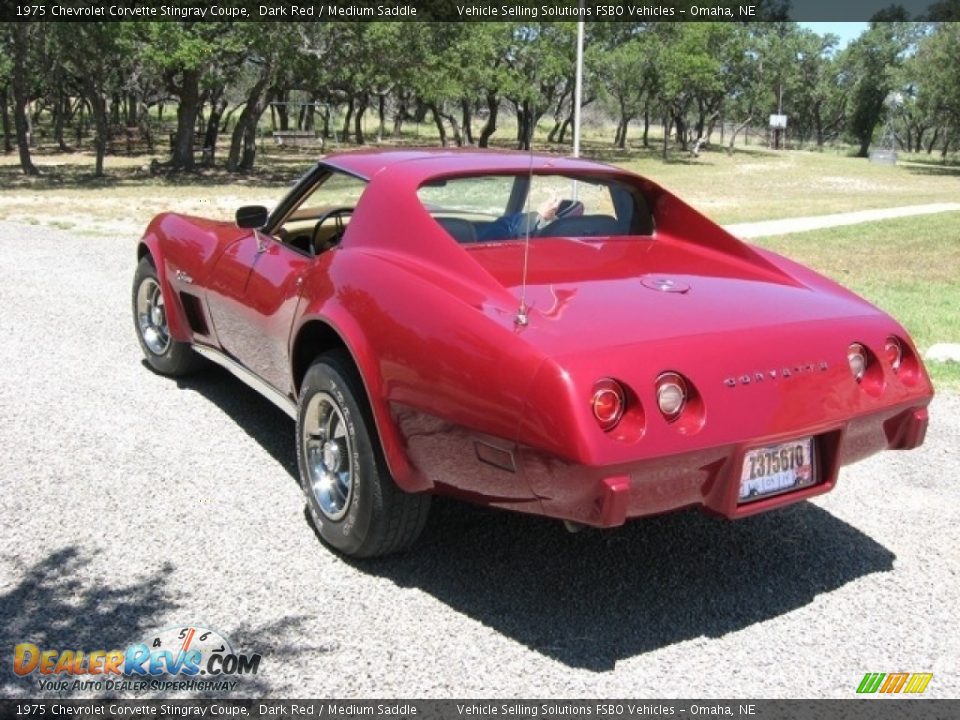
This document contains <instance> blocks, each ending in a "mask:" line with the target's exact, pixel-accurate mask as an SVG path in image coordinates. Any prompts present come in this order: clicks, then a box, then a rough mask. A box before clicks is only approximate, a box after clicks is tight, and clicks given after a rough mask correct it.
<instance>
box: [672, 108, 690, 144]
mask: <svg viewBox="0 0 960 720" xmlns="http://www.w3.org/2000/svg"><path fill="white" fill-rule="evenodd" d="M673 122H674V125H675V126H676V135H677V142H678V143H680V149H681V150H682V151H683V152H686V151H687V124H686V122H684V119H683V117H682V116H681V115H677V116H676V117H674V119H673Z"/></svg>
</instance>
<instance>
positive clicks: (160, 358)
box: [133, 257, 203, 377]
mask: <svg viewBox="0 0 960 720" xmlns="http://www.w3.org/2000/svg"><path fill="white" fill-rule="evenodd" d="M168 307H169V305H168V304H167V302H166V299H165V298H164V296H163V290H162V289H161V287H160V278H159V277H158V276H157V269H156V268H155V267H154V265H153V262H152V261H151V260H150V258H149V257H144V258H142V259H141V260H140V263H139V264H138V265H137V272H136V273H135V274H134V276H133V324H134V327H135V328H136V331H137V340H139V341H140V348H141V349H142V350H143V356H144V357H145V358H146V360H147V363H148V364H149V365H150V367H152V368H153V369H154V370H155V371H156V372H158V373H160V374H161V375H170V376H172V377H176V376H180V375H187V374H189V373H192V372H194V371H196V370H198V369H200V368H201V367H202V365H203V360H202V358H201V357H200V356H199V355H197V354H196V353H195V352H194V351H193V349H192V348H191V347H190V345H189V343H184V342H179V341H177V340H174V338H173V336H172V335H171V334H170V327H169V325H168V324H167V312H168Z"/></svg>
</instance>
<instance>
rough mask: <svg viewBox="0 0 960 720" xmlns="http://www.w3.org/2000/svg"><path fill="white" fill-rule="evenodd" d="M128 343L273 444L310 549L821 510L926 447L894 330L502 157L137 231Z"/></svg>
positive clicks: (317, 173)
mask: <svg viewBox="0 0 960 720" xmlns="http://www.w3.org/2000/svg"><path fill="white" fill-rule="evenodd" d="M137 252H138V258H139V265H138V266H137V271H136V276H135V280H134V285H133V312H134V318H135V324H136V330H137V334H138V337H139V340H140V344H141V345H142V347H143V351H144V354H145V355H146V359H147V361H148V363H149V364H150V365H151V367H153V368H154V369H155V370H156V371H157V372H159V373H163V374H168V375H180V374H183V373H186V372H189V371H191V370H194V369H196V368H197V367H198V362H202V358H206V359H207V360H212V361H214V362H216V363H219V364H220V365H223V366H225V367H226V368H227V369H229V370H230V371H231V372H233V373H234V374H235V375H236V376H238V377H239V378H240V379H241V380H243V381H245V382H246V383H247V384H249V385H251V386H252V387H253V388H255V389H256V390H258V391H259V392H261V393H262V394H263V395H265V396H266V397H267V398H269V399H270V400H272V401H273V402H274V403H276V404H277V405H278V406H280V407H281V408H282V409H283V410H285V411H286V412H287V413H288V414H289V415H291V416H292V417H294V418H295V419H296V445H297V454H298V462H299V469H300V478H301V483H302V486H303V489H304V492H305V494H306V497H307V502H308V504H309V509H310V511H311V513H312V516H313V518H314V520H315V522H316V525H317V527H318V529H319V532H320V534H321V537H322V538H323V539H324V540H325V541H326V542H327V543H328V544H329V545H331V546H333V547H334V548H336V549H337V550H339V551H341V552H343V553H346V554H348V555H354V556H372V555H380V554H384V553H388V552H392V551H396V550H400V549H402V548H405V547H407V546H408V545H410V544H411V543H412V542H413V541H414V540H415V539H416V537H417V535H418V533H420V531H421V529H422V527H423V524H424V521H425V518H426V514H427V509H428V507H429V501H430V496H431V495H432V494H433V493H444V494H449V495H454V496H458V497H461V498H464V499H467V500H471V501H474V502H478V503H483V504H485V505H491V506H496V507H501V508H509V509H513V510H519V511H523V512H528V513H537V514H541V515H547V516H550V517H555V518H559V519H562V520H564V521H567V522H568V523H569V525H570V526H571V527H575V526H581V525H588V526H595V527H613V526H617V525H621V524H622V523H623V522H624V521H625V520H627V519H629V518H636V517H640V516H646V515H652V514H655V513H663V512H666V511H670V510H675V509H678V508H684V507H689V506H699V507H702V508H703V509H704V510H706V511H709V512H713V513H716V514H719V515H722V516H726V517H729V518H739V517H743V516H746V515H751V514H754V513H759V512H763V511H766V510H770V509H772V508H777V507H780V506H782V505H786V504H788V503H793V502H797V501H799V500H803V499H805V498H809V497H811V496H813V495H818V494H820V493H824V492H827V491H829V490H831V489H832V488H833V487H834V484H835V483H836V481H837V472H838V470H839V468H840V467H841V466H842V465H845V464H848V463H851V462H854V461H856V460H859V459H861V458H863V457H866V456H867V455H870V454H872V453H875V452H878V451H880V450H884V449H900V450H903V449H910V448H915V447H917V446H918V445H920V444H921V443H922V442H923V439H924V434H925V431H926V427H927V405H928V404H929V402H930V399H931V397H932V394H933V389H932V386H931V384H930V380H929V378H928V376H927V374H926V371H925V369H924V367H923V364H922V362H921V360H920V358H919V356H918V353H917V350H916V348H915V347H914V345H913V343H912V342H911V340H910V338H909V337H908V335H907V333H906V332H905V331H904V329H903V328H902V327H901V326H900V325H899V324H898V323H897V322H896V321H894V320H893V319H891V318H890V317H889V316H887V315H886V314H885V313H883V312H881V311H880V310H878V309H877V308H875V307H873V306H872V305H870V304H869V303H867V302H865V301H864V300H862V299H860V298H859V297H857V296H856V295H854V294H853V293H851V292H848V291H847V290H845V289H843V288H842V287H840V286H838V285H836V284H835V283H833V282H831V281H830V280H827V279H826V278H824V277H822V276H820V275H818V274H816V273H814V272H812V271H810V270H809V269H807V268H805V267H802V266H800V265H798V264H796V263H793V262H791V261H789V260H787V259H785V258H783V257H780V256H778V255H776V254H774V253H771V252H768V251H766V250H761V249H759V248H755V247H752V246H750V245H747V244H745V243H743V242H741V241H739V240H738V239H736V238H734V237H732V236H731V235H730V234H728V233H727V232H725V231H724V230H723V229H722V228H720V227H719V226H717V225H715V224H714V223H713V222H711V221H709V220H708V219H706V218H705V217H704V216H702V215H700V214H699V213H698V212H696V211H695V210H693V209H692V208H690V207H689V206H688V205H686V204H685V203H683V202H682V201H681V200H679V199H678V198H677V197H675V196H674V195H672V194H671V193H669V192H667V191H666V190H664V189H663V188H661V187H659V186H658V185H656V184H654V183H652V182H650V181H649V180H646V179H643V178H640V177H637V176H634V175H631V174H629V173H627V172H625V171H623V170H620V169H617V168H613V167H609V166H606V165H602V164H599V163H594V162H587V161H583V160H577V159H564V158H558V157H540V156H530V155H523V154H513V153H498V152H449V151H393V152H355V153H345V154H340V155H334V156H331V157H328V158H326V159H325V160H323V161H322V162H320V163H319V164H318V165H316V167H315V168H314V169H312V170H311V171H310V172H308V173H307V174H306V175H305V176H304V177H303V178H302V179H301V180H300V181H299V183H298V184H297V185H296V186H295V187H294V188H293V190H292V191H291V192H290V193H289V194H288V195H287V196H286V198H284V199H283V200H282V201H281V202H280V204H279V205H277V207H276V208H275V209H274V210H273V211H272V212H268V211H267V209H266V208H263V207H244V208H241V209H239V210H238V211H237V213H236V222H235V223H226V222H212V221H209V220H202V219H199V218H193V217H185V216H182V215H176V214H162V215H159V216H158V217H156V218H155V219H154V220H153V221H152V222H151V223H150V226H149V228H148V229H147V231H146V234H145V235H144V237H143V239H142V240H141V241H140V243H139V247H138V251H137Z"/></svg>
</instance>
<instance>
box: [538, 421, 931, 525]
mask: <svg viewBox="0 0 960 720" xmlns="http://www.w3.org/2000/svg"><path fill="white" fill-rule="evenodd" d="M927 423H928V414H927V409H926V407H908V408H903V407H899V408H897V407H895V408H890V409H888V410H884V411H881V412H876V413H872V414H869V415H864V416H861V417H857V418H853V419H851V420H848V421H846V422H845V423H843V424H841V425H836V426H834V427H826V428H824V427H820V428H811V429H806V430H804V429H800V430H798V431H796V432H794V433H791V434H788V435H777V436H768V437H762V438H751V439H749V440H745V441H743V442H740V443H736V444H731V445H726V446H723V447H714V448H705V449H699V450H695V451H691V452H689V453H684V454H680V455H671V456H668V457H663V458H655V459H649V460H642V461H638V462H635V463H627V464H621V465H616V466H596V467H594V466H587V465H575V464H568V463H564V462H563V461H560V460H558V459H557V458H555V457H550V456H547V455H544V454H541V453H538V452H536V451H532V450H529V449H523V450H521V451H520V453H519V465H520V468H519V469H520V471H521V472H522V474H523V475H525V476H526V479H527V481H528V482H529V484H530V486H531V487H533V488H537V489H538V492H537V494H538V495H539V499H540V505H541V511H542V513H543V514H544V515H548V516H551V517H557V518H562V519H564V520H571V521H574V522H579V523H583V524H586V525H593V526H596V527H614V526H617V525H622V524H623V523H624V522H625V521H626V520H627V519H630V518H636V517H644V516H649V515H657V514H661V513H665V512H670V511H673V510H679V509H681V508H686V507H695V506H699V507H701V508H702V509H703V510H704V511H705V512H708V513H711V514H715V515H719V516H723V517H727V518H731V519H736V518H741V517H747V516H749V515H755V514H757V513H761V512H765V511H767V510H772V509H774V508H778V507H782V506H785V505H789V504H791V503H795V502H798V501H800V500H805V499H807V498H810V497H813V496H815V495H821V494H823V493H826V492H829V491H830V490H832V489H833V488H834V486H835V485H836V482H837V475H838V473H839V470H840V468H841V467H842V466H843V465H849V464H850V463H853V462H856V461H858V460H861V459H863V458H865V457H867V456H869V455H873V454H874V453H877V452H880V451H882V450H887V449H890V450H909V449H912V448H916V447H918V446H919V445H921V444H922V443H923V440H924V436H925V435H926V429H927ZM808 435H810V436H813V437H814V438H815V451H814V463H815V465H816V467H817V482H816V483H815V484H814V485H811V486H809V487H805V488H802V489H799V490H795V491H790V492H786V493H783V494H780V495H775V496H771V497H769V498H764V499H761V500H755V501H751V502H749V503H740V502H739V489H740V471H741V467H742V465H743V458H744V455H745V454H746V452H747V451H748V450H750V449H751V448H755V447H762V446H767V445H771V444H774V443H777V442H784V441H788V440H791V439H795V438H799V437H804V436H808Z"/></svg>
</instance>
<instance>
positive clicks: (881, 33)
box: [841, 22, 916, 157]
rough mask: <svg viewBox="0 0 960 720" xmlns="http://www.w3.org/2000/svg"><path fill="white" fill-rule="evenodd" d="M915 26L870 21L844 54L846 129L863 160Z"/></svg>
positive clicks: (882, 113)
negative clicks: (847, 95)
mask: <svg viewBox="0 0 960 720" xmlns="http://www.w3.org/2000/svg"><path fill="white" fill-rule="evenodd" d="M915 32H916V29H915V27H913V26H911V24H909V23H904V22H873V23H871V25H870V29H868V30H867V31H866V32H864V33H863V35H861V36H860V37H859V38H857V39H856V40H855V41H854V42H853V43H852V44H851V45H850V46H849V47H848V48H847V50H846V52H845V53H844V55H843V57H842V60H841V64H842V66H843V68H844V71H845V72H846V73H847V75H848V77H849V83H850V112H849V130H850V133H851V134H852V135H853V137H854V139H855V140H856V142H857V143H858V145H859V149H858V151H857V155H858V156H859V157H867V155H868V154H869V151H870V143H871V142H872V141H873V133H874V130H875V129H876V127H877V125H878V124H879V123H880V121H881V119H882V118H883V115H884V101H885V100H886V98H887V95H889V94H890V92H891V91H892V90H893V89H894V87H895V81H896V77H897V72H898V69H899V68H900V66H901V64H902V62H903V59H904V56H905V54H906V52H907V50H908V48H909V47H910V45H911V42H912V39H913V36H914V33H915Z"/></svg>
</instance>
